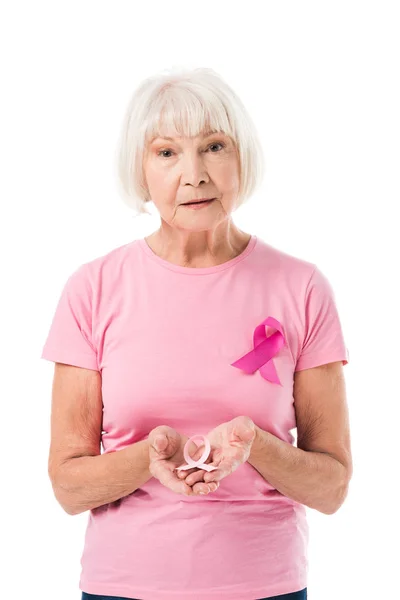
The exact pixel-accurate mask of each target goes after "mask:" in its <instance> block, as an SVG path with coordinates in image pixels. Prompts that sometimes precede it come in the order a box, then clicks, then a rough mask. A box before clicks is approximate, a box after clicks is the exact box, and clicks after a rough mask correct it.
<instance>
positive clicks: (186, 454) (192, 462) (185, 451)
mask: <svg viewBox="0 0 400 600" xmlns="http://www.w3.org/2000/svg"><path fill="white" fill-rule="evenodd" d="M196 440H197V441H198V440H202V442H203V444H204V445H205V448H204V452H203V454H202V455H201V457H200V458H199V460H197V461H196V460H193V459H192V458H191V456H190V454H189V446H190V443H191V442H194V443H195V444H196V446H197V447H199V446H200V445H202V444H197V443H196ZM210 452H211V444H210V440H209V439H208V438H206V436H205V435H193V436H192V437H191V438H189V439H188V441H187V442H186V444H185V447H184V448H183V456H184V457H185V460H186V462H187V463H188V464H187V465H183V466H182V467H176V469H175V470H176V471H187V470H188V469H194V468H195V467H197V468H198V469H204V470H205V471H215V469H217V467H213V466H211V465H206V464H205V461H206V460H207V458H208V456H209V454H210Z"/></svg>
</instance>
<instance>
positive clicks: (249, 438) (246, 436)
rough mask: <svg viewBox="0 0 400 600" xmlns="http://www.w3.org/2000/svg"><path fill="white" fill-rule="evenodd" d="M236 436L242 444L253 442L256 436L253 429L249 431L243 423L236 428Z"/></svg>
mask: <svg viewBox="0 0 400 600" xmlns="http://www.w3.org/2000/svg"><path fill="white" fill-rule="evenodd" d="M236 435H237V436H238V437H239V439H240V440H242V441H243V442H246V443H249V442H253V440H254V438H255V436H256V432H255V430H254V429H251V428H250V427H248V426H247V425H245V424H244V423H240V425H239V426H236Z"/></svg>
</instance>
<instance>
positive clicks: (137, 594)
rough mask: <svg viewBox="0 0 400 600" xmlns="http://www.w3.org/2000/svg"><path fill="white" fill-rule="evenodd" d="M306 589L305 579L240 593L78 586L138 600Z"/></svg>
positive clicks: (238, 597)
mask: <svg viewBox="0 0 400 600" xmlns="http://www.w3.org/2000/svg"><path fill="white" fill-rule="evenodd" d="M306 587H307V581H306V578H304V579H303V580H296V581H289V582H285V583H279V584H276V585H272V586H271V585H269V586H265V587H263V588H258V589H255V588H250V587H248V588H246V590H242V591H237V592H235V591H233V590H232V589H229V590H226V591H222V590H218V589H216V590H215V591H211V590H206V589H202V590H183V591H181V592H179V591H176V590H171V591H165V590H164V591H163V590H154V589H143V588H134V587H131V586H124V585H117V584H116V585H105V584H103V583H95V582H93V581H92V582H90V583H89V582H83V581H81V582H80V584H79V588H80V590H81V591H82V592H86V593H87V594H97V595H100V596H101V595H103V596H125V597H127V598H136V599H138V600H139V599H140V600H178V599H182V600H183V599H185V600H186V599H188V600H189V599H193V600H249V598H252V599H254V600H256V599H261V598H268V597H269V596H278V595H281V594H291V593H293V592H298V591H300V590H303V589H304V588H306Z"/></svg>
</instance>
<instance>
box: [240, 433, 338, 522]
mask: <svg viewBox="0 0 400 600" xmlns="http://www.w3.org/2000/svg"><path fill="white" fill-rule="evenodd" d="M256 431H257V435H256V438H255V441H254V443H253V446H252V450H251V453H250V457H249V459H248V462H249V463H250V464H251V465H252V466H253V467H254V468H255V469H256V470H257V471H258V472H259V473H260V475H262V476H263V477H264V479H265V480H266V481H268V482H269V483H270V484H271V485H272V486H273V487H274V488H275V489H277V490H278V491H279V492H280V493H281V494H283V495H285V496H287V497H288V498H291V499H292V500H295V501H296V502H299V503H301V504H304V505H306V506H308V507H310V508H314V509H316V510H318V511H320V512H322V513H324V514H327V515H330V514H333V513H334V512H336V511H337V510H338V509H339V508H340V506H341V505H342V504H343V502H344V500H345V498H346V496H347V492H348V483H349V480H348V478H347V473H346V469H345V467H344V465H342V464H341V463H340V462H339V461H338V460H336V459H334V458H333V457H332V456H329V455H328V454H323V453H322V452H306V451H305V450H301V449H300V448H297V447H295V446H292V445H291V444H289V443H287V442H284V441H282V440H281V439H279V438H277V437H276V436H274V435H273V434H271V433H269V432H267V431H264V430H263V429H261V428H260V427H257V426H256Z"/></svg>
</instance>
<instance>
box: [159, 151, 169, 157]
mask: <svg viewBox="0 0 400 600" xmlns="http://www.w3.org/2000/svg"><path fill="white" fill-rule="evenodd" d="M164 152H171V150H160V152H158V156H161V155H162V154H163V153H164ZM161 158H169V156H161Z"/></svg>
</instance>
